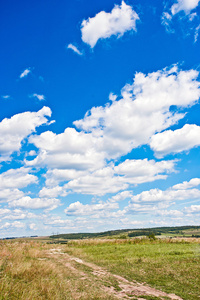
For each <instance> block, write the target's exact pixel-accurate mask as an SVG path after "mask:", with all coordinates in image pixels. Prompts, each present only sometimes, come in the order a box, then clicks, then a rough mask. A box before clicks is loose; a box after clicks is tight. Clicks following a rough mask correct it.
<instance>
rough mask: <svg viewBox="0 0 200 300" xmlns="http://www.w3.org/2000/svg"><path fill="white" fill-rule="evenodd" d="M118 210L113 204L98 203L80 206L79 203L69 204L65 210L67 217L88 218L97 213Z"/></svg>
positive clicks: (116, 205) (115, 204)
mask: <svg viewBox="0 0 200 300" xmlns="http://www.w3.org/2000/svg"><path fill="white" fill-rule="evenodd" d="M116 208H118V204H117V203H114V202H109V201H107V202H100V203H97V204H85V205H84V204H82V203H80V202H79V201H77V202H74V203H71V204H70V205H69V207H68V208H66V209H65V213H66V215H69V216H77V215H78V216H82V215H83V216H89V215H95V214H98V213H99V212H104V211H107V210H114V209H116Z"/></svg>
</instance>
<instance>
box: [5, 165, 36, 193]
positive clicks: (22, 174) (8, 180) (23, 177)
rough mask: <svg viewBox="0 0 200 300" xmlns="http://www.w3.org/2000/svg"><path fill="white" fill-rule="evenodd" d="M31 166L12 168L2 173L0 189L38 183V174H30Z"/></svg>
mask: <svg viewBox="0 0 200 300" xmlns="http://www.w3.org/2000/svg"><path fill="white" fill-rule="evenodd" d="M29 172H30V168H25V167H21V168H18V169H10V170H8V171H6V172H4V173H1V174H0V190H1V189H9V188H12V189H13V188H23V187H26V186H27V185H29V184H32V183H37V181H38V178H37V176H35V175H33V174H30V173H29Z"/></svg>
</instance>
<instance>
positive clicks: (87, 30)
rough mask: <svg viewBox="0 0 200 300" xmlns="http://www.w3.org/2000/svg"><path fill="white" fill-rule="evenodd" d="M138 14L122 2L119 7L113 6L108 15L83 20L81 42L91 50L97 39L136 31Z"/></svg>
mask: <svg viewBox="0 0 200 300" xmlns="http://www.w3.org/2000/svg"><path fill="white" fill-rule="evenodd" d="M137 20H139V16H138V14H137V13H136V12H135V11H134V10H133V9H132V7H131V6H129V5H127V4H126V3H125V2H124V1H122V3H121V6H119V5H115V7H114V8H113V9H112V11H111V12H110V13H106V12H105V11H101V12H99V13H98V14H97V15H96V16H95V17H93V18H89V19H87V20H83V22H82V24H81V33H82V40H83V42H84V43H87V44H88V45H90V47H91V48H93V47H94V46H95V45H96V43H97V41H98V40H99V39H106V38H109V37H110V36H112V35H117V36H118V37H121V36H122V35H123V34H124V33H125V32H126V31H130V30H134V31H136V21H137Z"/></svg>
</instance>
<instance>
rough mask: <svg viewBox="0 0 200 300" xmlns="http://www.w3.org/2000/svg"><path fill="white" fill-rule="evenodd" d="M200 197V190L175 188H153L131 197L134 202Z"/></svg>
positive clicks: (170, 200) (169, 200) (168, 200)
mask: <svg viewBox="0 0 200 300" xmlns="http://www.w3.org/2000/svg"><path fill="white" fill-rule="evenodd" d="M199 197H200V190H198V189H187V190H182V189H181V190H173V189H171V188H170V189H167V190H165V191H162V190H160V189H151V190H149V191H143V192H142V193H140V194H138V195H135V196H133V197H132V198H131V202H132V203H137V202H138V203H142V202H143V203H148V202H152V203H154V202H172V201H181V200H186V199H198V198H199Z"/></svg>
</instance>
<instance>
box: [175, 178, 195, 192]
mask: <svg viewBox="0 0 200 300" xmlns="http://www.w3.org/2000/svg"><path fill="white" fill-rule="evenodd" d="M198 185H200V178H192V179H191V180H190V181H184V182H183V183H179V184H176V185H174V186H173V187H172V188H173V189H175V190H185V189H190V188H193V187H196V186H198Z"/></svg>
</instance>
